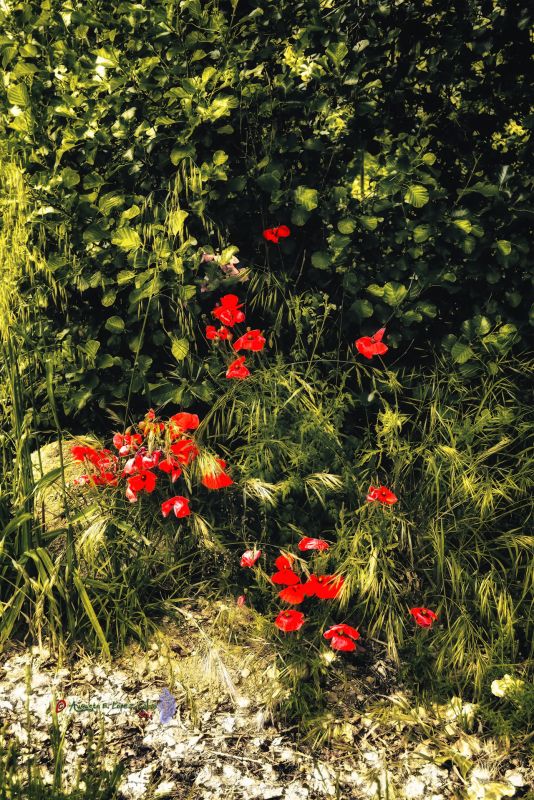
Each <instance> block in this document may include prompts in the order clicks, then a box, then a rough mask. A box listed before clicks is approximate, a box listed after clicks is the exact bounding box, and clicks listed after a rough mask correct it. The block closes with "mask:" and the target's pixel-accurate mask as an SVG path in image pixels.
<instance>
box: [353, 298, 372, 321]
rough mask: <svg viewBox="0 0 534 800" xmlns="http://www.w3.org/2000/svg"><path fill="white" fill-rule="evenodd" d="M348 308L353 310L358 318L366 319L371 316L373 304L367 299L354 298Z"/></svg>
mask: <svg viewBox="0 0 534 800" xmlns="http://www.w3.org/2000/svg"><path fill="white" fill-rule="evenodd" d="M350 310H351V311H353V312H354V313H355V314H356V316H357V317H358V318H359V319H360V320H362V319H368V318H369V317H372V316H373V313H374V309H373V306H372V305H371V303H370V302H369V300H355V302H354V303H353V304H352V305H351V307H350Z"/></svg>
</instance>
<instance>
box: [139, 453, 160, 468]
mask: <svg viewBox="0 0 534 800" xmlns="http://www.w3.org/2000/svg"><path fill="white" fill-rule="evenodd" d="M162 455H163V451H162V450H153V451H152V453H146V452H143V453H141V454H140V460H141V468H142V469H153V468H154V467H157V466H158V464H159V462H160V460H161V456H162Z"/></svg>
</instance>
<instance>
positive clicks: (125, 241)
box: [111, 225, 141, 250]
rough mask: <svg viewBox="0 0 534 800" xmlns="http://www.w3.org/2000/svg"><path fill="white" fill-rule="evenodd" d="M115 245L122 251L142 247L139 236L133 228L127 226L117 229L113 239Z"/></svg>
mask: <svg viewBox="0 0 534 800" xmlns="http://www.w3.org/2000/svg"><path fill="white" fill-rule="evenodd" d="M111 241H112V242H113V244H116V245H117V246H118V247H120V249H121V250H135V249H136V248H138V247H140V246H141V239H140V237H139V234H138V233H137V231H136V230H134V229H133V228H130V227H129V226H128V225H125V226H124V227H122V228H117V230H116V231H115V233H114V234H113V237H112V239H111Z"/></svg>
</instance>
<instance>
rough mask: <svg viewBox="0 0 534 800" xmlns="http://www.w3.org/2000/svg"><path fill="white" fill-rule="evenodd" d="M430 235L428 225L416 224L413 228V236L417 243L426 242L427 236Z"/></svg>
mask: <svg viewBox="0 0 534 800" xmlns="http://www.w3.org/2000/svg"><path fill="white" fill-rule="evenodd" d="M429 236H430V225H418V226H417V227H416V228H414V232H413V238H414V241H415V242H417V244H421V242H426V240H427V239H428V237H429Z"/></svg>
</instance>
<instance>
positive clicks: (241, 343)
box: [234, 330, 265, 352]
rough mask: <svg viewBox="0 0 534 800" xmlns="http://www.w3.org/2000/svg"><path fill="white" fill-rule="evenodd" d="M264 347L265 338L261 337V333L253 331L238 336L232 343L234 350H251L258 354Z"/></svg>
mask: <svg viewBox="0 0 534 800" xmlns="http://www.w3.org/2000/svg"><path fill="white" fill-rule="evenodd" d="M264 347H265V337H263V336H262V335H261V331H259V330H254V331H248V332H247V333H245V334H243V336H240V337H239V339H236V341H235V342H234V350H236V351H237V350H253V351H255V352H259V351H260V350H263V348H264Z"/></svg>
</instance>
